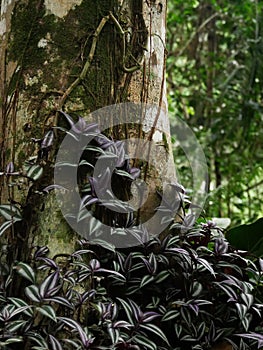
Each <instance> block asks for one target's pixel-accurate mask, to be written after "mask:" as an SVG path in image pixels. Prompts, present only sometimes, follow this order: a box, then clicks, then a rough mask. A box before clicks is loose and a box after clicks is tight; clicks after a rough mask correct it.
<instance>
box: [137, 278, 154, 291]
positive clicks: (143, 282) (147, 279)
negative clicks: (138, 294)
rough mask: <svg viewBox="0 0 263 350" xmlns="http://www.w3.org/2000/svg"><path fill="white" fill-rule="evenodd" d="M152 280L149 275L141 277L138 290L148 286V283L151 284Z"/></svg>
mask: <svg viewBox="0 0 263 350" xmlns="http://www.w3.org/2000/svg"><path fill="white" fill-rule="evenodd" d="M153 280H154V277H153V276H151V275H146V276H143V278H142V280H141V283H140V288H142V287H144V286H146V284H149V283H150V282H152V281H153Z"/></svg>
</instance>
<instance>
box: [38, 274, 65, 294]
mask: <svg viewBox="0 0 263 350" xmlns="http://www.w3.org/2000/svg"><path fill="white" fill-rule="evenodd" d="M58 282H59V272H58V271H55V272H53V273H52V274H51V275H49V276H47V277H46V278H45V279H44V281H43V282H42V283H41V285H40V287H39V292H40V295H41V297H42V298H48V297H50V296H52V295H54V294H55V293H56V292H57V291H58V290H59V289H60V287H61V286H60V285H59V284H58Z"/></svg>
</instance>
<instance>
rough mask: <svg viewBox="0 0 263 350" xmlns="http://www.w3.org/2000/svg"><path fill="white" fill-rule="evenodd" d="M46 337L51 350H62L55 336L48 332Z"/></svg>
mask: <svg viewBox="0 0 263 350" xmlns="http://www.w3.org/2000/svg"><path fill="white" fill-rule="evenodd" d="M48 337H49V342H50V345H51V349H52V350H63V348H62V346H61V344H60V342H59V341H58V340H57V339H56V338H55V337H53V335H51V334H49V336H48Z"/></svg>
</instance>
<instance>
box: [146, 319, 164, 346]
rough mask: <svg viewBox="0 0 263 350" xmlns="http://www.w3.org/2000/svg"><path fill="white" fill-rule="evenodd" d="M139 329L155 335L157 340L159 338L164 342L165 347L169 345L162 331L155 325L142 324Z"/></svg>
mask: <svg viewBox="0 0 263 350" xmlns="http://www.w3.org/2000/svg"><path fill="white" fill-rule="evenodd" d="M140 328H143V329H146V330H147V331H149V332H152V333H154V334H155V335H157V336H158V337H159V338H161V339H162V340H163V341H165V343H166V344H167V345H170V344H169V341H168V339H167V337H166V335H165V334H164V333H163V331H162V330H161V329H160V328H159V327H157V326H156V325H155V324H142V325H140Z"/></svg>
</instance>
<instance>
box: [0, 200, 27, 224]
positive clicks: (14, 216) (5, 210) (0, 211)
mask: <svg viewBox="0 0 263 350" xmlns="http://www.w3.org/2000/svg"><path fill="white" fill-rule="evenodd" d="M0 215H2V216H3V217H4V218H5V219H6V220H11V221H14V222H15V221H21V220H23V217H22V214H21V212H20V210H19V208H18V207H16V206H15V205H13V204H2V205H0Z"/></svg>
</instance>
